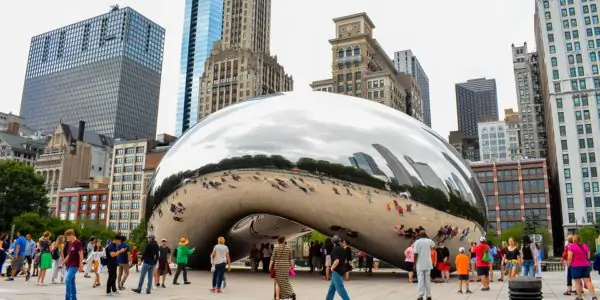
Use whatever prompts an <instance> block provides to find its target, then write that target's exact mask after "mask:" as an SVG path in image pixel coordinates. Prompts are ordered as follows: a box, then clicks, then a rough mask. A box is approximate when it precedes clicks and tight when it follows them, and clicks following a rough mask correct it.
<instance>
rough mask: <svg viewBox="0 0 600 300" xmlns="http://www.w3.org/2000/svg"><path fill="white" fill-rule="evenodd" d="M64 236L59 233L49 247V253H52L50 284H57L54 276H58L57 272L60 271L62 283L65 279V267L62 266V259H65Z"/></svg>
mask: <svg viewBox="0 0 600 300" xmlns="http://www.w3.org/2000/svg"><path fill="white" fill-rule="evenodd" d="M64 250H65V236H64V235H59V236H58V237H57V238H56V241H55V242H54V243H53V244H52V246H51V247H50V251H51V252H50V254H51V255H52V263H53V266H52V278H51V279H52V280H51V282H52V284H57V282H56V278H58V274H59V273H60V283H63V281H64V279H65V275H66V272H65V268H64V266H63V261H64V260H65V251H64Z"/></svg>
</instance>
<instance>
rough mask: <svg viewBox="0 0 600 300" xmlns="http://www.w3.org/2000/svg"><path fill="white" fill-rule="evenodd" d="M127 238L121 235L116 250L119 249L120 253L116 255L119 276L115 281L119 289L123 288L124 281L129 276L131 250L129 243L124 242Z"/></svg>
mask: <svg viewBox="0 0 600 300" xmlns="http://www.w3.org/2000/svg"><path fill="white" fill-rule="evenodd" d="M126 240H127V238H125V237H124V236H122V237H121V243H120V244H118V245H117V250H118V251H121V250H122V249H124V250H123V251H121V253H120V254H119V255H118V256H117V264H119V277H118V280H117V283H118V285H119V290H124V289H125V281H126V280H127V277H129V268H130V266H131V250H130V249H129V245H127V244H126V243H125V241H126Z"/></svg>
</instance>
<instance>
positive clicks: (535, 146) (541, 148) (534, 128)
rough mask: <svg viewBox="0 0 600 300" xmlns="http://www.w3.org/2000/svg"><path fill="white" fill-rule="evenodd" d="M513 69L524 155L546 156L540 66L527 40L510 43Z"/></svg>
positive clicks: (546, 143)
mask: <svg viewBox="0 0 600 300" xmlns="http://www.w3.org/2000/svg"><path fill="white" fill-rule="evenodd" d="M512 55H513V69H514V74H515V85H516V91H517V101H518V103H519V113H520V120H521V122H520V128H521V146H522V148H523V149H522V150H523V156H524V157H528V158H546V157H547V156H548V142H547V140H546V120H545V114H544V101H543V99H542V94H541V89H540V87H541V86H540V67H539V62H538V54H537V52H529V50H528V48H527V43H524V44H523V46H515V45H514V44H513V45H512Z"/></svg>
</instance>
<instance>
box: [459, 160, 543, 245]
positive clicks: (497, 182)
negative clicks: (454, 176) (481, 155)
mask: <svg viewBox="0 0 600 300" xmlns="http://www.w3.org/2000/svg"><path fill="white" fill-rule="evenodd" d="M470 166H471V169H472V170H473V172H474V173H475V174H476V175H477V179H478V181H479V184H480V186H481V188H482V190H483V192H484V194H485V197H486V200H487V207H488V211H487V215H488V221H489V228H490V230H493V231H496V233H497V234H498V235H500V233H501V232H502V231H503V230H506V229H508V228H510V227H513V226H514V225H516V224H518V223H519V222H522V221H523V218H525V217H530V216H534V217H535V218H536V219H537V220H538V221H539V225H540V226H542V227H548V230H549V231H550V232H552V214H551V207H552V206H551V205H550V187H549V184H548V172H547V171H548V170H547V166H546V160H545V159H528V160H517V161H504V162H490V163H486V162H472V163H471V164H470Z"/></svg>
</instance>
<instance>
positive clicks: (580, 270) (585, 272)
mask: <svg viewBox="0 0 600 300" xmlns="http://www.w3.org/2000/svg"><path fill="white" fill-rule="evenodd" d="M569 271H571V278H573V280H577V279H584V278H590V267H569Z"/></svg>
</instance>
